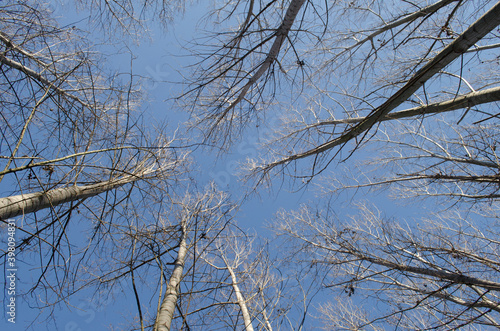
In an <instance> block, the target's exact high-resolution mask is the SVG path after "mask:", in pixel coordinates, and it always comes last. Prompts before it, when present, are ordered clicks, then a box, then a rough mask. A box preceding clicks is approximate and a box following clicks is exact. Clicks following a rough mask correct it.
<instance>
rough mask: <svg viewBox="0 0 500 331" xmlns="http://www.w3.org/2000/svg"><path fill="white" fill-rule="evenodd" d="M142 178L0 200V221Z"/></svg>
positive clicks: (83, 197) (128, 177)
mask: <svg viewBox="0 0 500 331" xmlns="http://www.w3.org/2000/svg"><path fill="white" fill-rule="evenodd" d="M143 176H144V174H140V175H139V174H137V175H127V176H125V177H121V178H118V179H111V180H107V181H103V182H99V183H95V184H91V185H84V186H78V185H75V186H70V187H61V188H56V189H53V190H50V191H46V192H35V193H29V194H20V195H15V196H11V197H7V198H0V219H3V220H5V219H8V218H11V217H16V216H20V215H26V214H29V213H34V212H36V211H39V210H42V209H45V208H50V207H55V206H57V205H60V204H63V203H66V202H71V201H76V200H80V199H85V198H90V197H93V196H96V195H98V194H101V193H103V192H106V191H110V190H113V189H116V188H118V187H120V186H122V185H125V184H127V183H132V182H135V181H137V180H139V179H141V178H143Z"/></svg>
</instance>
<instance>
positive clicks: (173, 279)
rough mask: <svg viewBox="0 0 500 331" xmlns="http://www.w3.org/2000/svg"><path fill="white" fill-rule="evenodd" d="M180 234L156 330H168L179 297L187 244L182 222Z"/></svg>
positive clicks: (157, 318)
mask: <svg viewBox="0 0 500 331" xmlns="http://www.w3.org/2000/svg"><path fill="white" fill-rule="evenodd" d="M181 231H182V236H181V241H180V243H179V252H178V253H177V259H176V261H175V267H174V271H173V272H172V276H170V279H169V281H168V286H167V290H166V292H165V297H164V298H163V302H162V304H161V307H160V311H159V312H158V316H157V317H156V325H155V328H154V330H156V331H169V330H170V327H171V325H172V318H173V316H174V312H175V305H176V303H177V298H178V297H179V284H180V282H181V279H182V272H183V271H184V262H185V260H186V255H187V245H186V237H187V231H186V228H185V224H182V228H181Z"/></svg>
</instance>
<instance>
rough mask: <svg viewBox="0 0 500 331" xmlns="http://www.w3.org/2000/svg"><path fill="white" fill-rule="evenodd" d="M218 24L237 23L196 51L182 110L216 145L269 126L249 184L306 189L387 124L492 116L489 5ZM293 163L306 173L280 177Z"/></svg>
mask: <svg viewBox="0 0 500 331" xmlns="http://www.w3.org/2000/svg"><path fill="white" fill-rule="evenodd" d="M216 13H217V15H218V17H223V18H224V19H227V22H232V21H231V19H233V18H234V17H238V15H241V22H243V23H241V24H239V25H238V27H237V28H236V29H233V30H232V31H231V32H228V33H225V34H223V33H220V32H218V33H217V32H215V33H214V35H213V36H214V37H213V39H209V40H210V42H208V44H209V45H214V46H213V47H212V48H209V50H207V51H205V52H201V51H199V50H198V49H199V47H200V45H198V44H195V47H194V53H195V54H197V55H199V56H201V57H202V60H201V62H200V64H199V66H197V67H196V68H197V70H198V71H196V72H195V75H194V78H193V81H192V84H191V87H192V89H191V90H189V91H188V92H187V94H186V95H187V96H189V95H191V96H192V99H194V102H192V101H191V99H185V96H186V95H184V96H183V99H184V100H189V102H191V104H192V109H193V112H194V123H195V125H198V126H199V127H201V128H202V130H203V132H204V133H205V139H207V140H208V141H210V142H211V143H213V144H216V145H222V146H227V145H229V144H230V143H231V141H232V135H231V132H233V133H234V132H237V133H241V132H242V131H243V130H244V129H245V128H246V127H248V126H249V125H255V126H257V127H260V126H262V127H265V126H266V124H269V126H270V127H269V128H267V129H271V130H273V131H274V132H275V134H274V135H273V136H271V137H270V139H269V141H267V142H266V143H267V144H266V146H265V148H264V149H263V150H262V152H263V153H262V155H266V156H262V157H261V158H258V159H255V160H253V161H252V162H251V163H250V169H249V170H250V173H254V174H257V175H258V176H262V175H263V174H264V175H265V174H267V173H270V172H271V170H273V169H275V168H276V169H277V171H284V172H287V173H289V174H290V175H292V176H295V177H297V178H304V176H306V177H307V176H309V177H313V176H314V175H315V174H317V173H319V172H321V171H322V170H324V169H325V168H326V167H328V165H329V164H330V163H331V162H332V160H333V159H334V158H335V157H336V156H339V160H342V159H344V158H346V157H348V156H349V155H351V153H352V152H353V151H354V150H356V149H357V148H358V147H359V146H360V144H361V143H362V142H363V141H366V140H367V138H368V137H371V136H372V135H373V134H375V132H376V127H378V126H379V125H380V123H381V122H384V121H388V120H393V119H401V118H411V119H415V118H420V119H423V118H425V119H423V121H426V122H427V121H432V119H428V118H429V117H430V116H429V115H431V114H435V113H443V112H450V111H455V112H457V110H458V111H460V112H461V113H462V114H463V116H464V118H465V121H468V120H469V119H472V118H474V117H477V116H479V117H481V118H480V119H479V120H483V121H487V120H488V119H490V120H491V118H493V117H494V116H496V115H495V114H496V110H495V108H494V107H493V108H491V107H489V106H490V105H491V104H492V103H493V104H494V102H497V101H499V94H498V86H497V85H498V77H499V76H498V70H497V67H496V66H495V65H494V63H495V61H496V54H495V52H494V50H495V49H496V48H498V45H500V43H499V42H498V33H497V31H496V29H497V27H498V25H499V24H500V21H499V20H498V17H499V15H498V13H499V7H498V4H496V3H494V2H488V3H484V2H482V3H481V4H479V3H476V2H474V1H452V0H443V1H436V2H434V3H430V4H429V3H428V2H412V3H405V4H402V3H398V4H397V5H396V4H394V3H392V2H391V1H375V2H369V3H364V2H358V1H350V2H337V3H335V4H334V5H329V4H328V3H324V4H319V3H316V2H314V1H304V2H302V1H300V2H299V1H286V2H284V3H283V4H282V3H281V2H274V1H273V2H270V3H265V4H264V3H259V2H256V1H250V2H248V3H244V2H237V3H235V5H234V6H230V5H227V6H224V7H221V8H220V9H219V10H218V11H217V12H216ZM318 22H319V23H318ZM285 27H286V29H285ZM218 28H220V25H218ZM283 29H285V30H286V33H285V32H284V30H283ZM226 35H228V36H229V37H227V36H226ZM283 36H284V37H283ZM220 39H222V40H223V41H222V42H220V41H219V40H220ZM200 43H201V42H200ZM208 47H211V46H208ZM280 50H281V52H280ZM207 54H208V55H207ZM488 70H489V72H488V74H486V72H487V71H488ZM290 92H291V94H290ZM405 109H406V110H405ZM469 110H471V111H469ZM466 115H469V116H466ZM273 118H277V119H278V120H277V121H276V120H273V121H271V119H273ZM372 128H374V129H373V130H371V129H372ZM346 145H349V146H350V147H349V148H350V151H349V152H348V153H347V154H343V156H341V155H342V154H339V153H342V152H343V151H344V150H345V149H344V147H345V146H346ZM301 159H309V160H311V162H309V163H308V166H307V167H302V165H303V164H306V163H305V162H302V163H298V164H297V166H291V167H288V165H289V164H291V163H295V162H297V161H298V160H301ZM258 178H259V179H261V177H258Z"/></svg>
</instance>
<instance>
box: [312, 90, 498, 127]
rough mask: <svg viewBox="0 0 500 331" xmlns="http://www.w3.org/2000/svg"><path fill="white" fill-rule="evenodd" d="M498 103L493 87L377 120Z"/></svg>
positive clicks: (334, 122)
mask: <svg viewBox="0 0 500 331" xmlns="http://www.w3.org/2000/svg"><path fill="white" fill-rule="evenodd" d="M496 101H500V86H499V87H493V88H490V89H486V90H482V91H478V92H471V93H467V94H465V95H462V96H460V97H457V98H454V99H453V100H447V101H442V102H436V103H432V104H430V105H425V106H420V107H414V108H410V109H405V110H401V111H397V112H394V113H389V114H387V115H386V116H384V117H382V118H380V119H379V121H380V122H382V121H390V120H396V119H402V118H409V117H415V116H419V115H431V114H439V113H445V112H448V111H452V110H457V109H461V108H467V107H474V106H477V105H481V104H484V103H490V102H496ZM365 119H366V117H358V118H346V119H341V120H330V121H323V122H321V123H318V124H315V125H313V126H321V125H338V124H354V123H360V122H363V121H364V120H365Z"/></svg>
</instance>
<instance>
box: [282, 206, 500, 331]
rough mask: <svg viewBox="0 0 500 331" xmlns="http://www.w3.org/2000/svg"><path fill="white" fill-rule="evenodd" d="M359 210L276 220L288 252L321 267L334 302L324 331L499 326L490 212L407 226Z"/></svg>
mask: <svg viewBox="0 0 500 331" xmlns="http://www.w3.org/2000/svg"><path fill="white" fill-rule="evenodd" d="M361 210H362V213H361V214H360V215H359V216H356V217H353V218H351V219H349V220H345V221H341V220H338V219H336V216H335V212H334V210H332V209H331V208H326V209H316V210H315V209H314V208H309V207H303V208H301V209H300V210H297V211H294V212H283V213H281V214H280V215H279V216H278V219H279V221H280V222H281V224H280V225H279V226H277V228H276V230H277V231H278V233H280V234H282V235H286V236H287V237H288V238H289V240H291V242H292V244H291V245H290V248H291V251H290V254H295V256H296V261H299V263H303V264H305V265H306V266H307V265H310V266H311V267H316V268H318V269H320V270H321V274H323V275H324V276H323V277H324V278H323V281H322V284H321V286H323V287H324V288H327V289H331V290H332V291H333V293H335V294H336V295H337V296H339V297H340V298H339V300H338V304H334V303H332V301H333V300H332V301H330V303H329V304H326V305H323V306H322V308H321V311H322V312H323V313H324V314H325V315H324V316H323V319H324V320H326V324H325V328H327V329H331V328H334V329H345V330H359V329H365V328H367V329H373V330H378V329H385V328H386V327H387V325H392V326H393V327H396V328H403V329H410V330H427V329H440V328H452V329H457V328H460V327H465V326H467V327H471V328H473V329H481V327H483V326H492V327H493V326H494V327H498V326H499V317H500V316H499V313H500V310H499V304H500V301H499V291H500V283H499V282H498V277H497V274H498V267H499V265H500V264H499V263H500V260H499V256H498V242H499V241H498V231H496V229H497V228H498V218H497V214H496V213H492V214H490V215H485V214H482V215H478V216H479V217H478V218H476V217H472V215H471V214H469V215H468V216H467V218H468V220H466V219H465V218H464V215H462V214H460V213H451V214H450V215H448V216H444V215H443V216H442V217H434V218H432V219H429V220H425V221H423V222H422V223H420V225H415V226H410V225H408V224H405V223H404V222H397V221H391V220H385V219H384V218H383V216H381V215H380V213H379V212H378V211H377V210H375V211H374V210H370V209H368V208H366V207H362V209H361ZM342 297H343V298H342ZM351 301H352V303H350V302H351ZM372 302H373V303H374V304H376V308H375V306H374V304H372ZM355 306H357V307H358V308H354V307H355Z"/></svg>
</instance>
